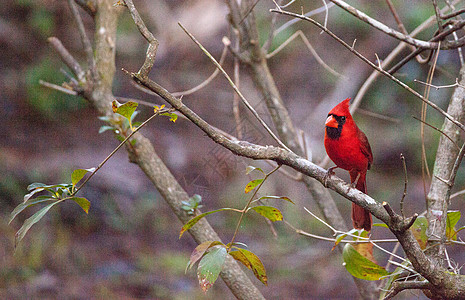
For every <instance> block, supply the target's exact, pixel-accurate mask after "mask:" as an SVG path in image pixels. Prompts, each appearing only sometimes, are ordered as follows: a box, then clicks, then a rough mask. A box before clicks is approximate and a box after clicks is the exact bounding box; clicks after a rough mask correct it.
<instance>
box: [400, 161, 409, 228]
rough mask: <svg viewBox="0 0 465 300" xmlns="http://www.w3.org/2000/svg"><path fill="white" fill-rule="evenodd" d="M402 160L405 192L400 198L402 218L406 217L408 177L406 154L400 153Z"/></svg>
mask: <svg viewBox="0 0 465 300" xmlns="http://www.w3.org/2000/svg"><path fill="white" fill-rule="evenodd" d="M400 160H401V161H402V166H403V170H404V193H403V194H402V199H400V213H401V215H402V218H404V219H405V214H404V199H405V196H407V185H408V177H407V165H406V164H405V156H404V155H403V154H402V153H401V154H400Z"/></svg>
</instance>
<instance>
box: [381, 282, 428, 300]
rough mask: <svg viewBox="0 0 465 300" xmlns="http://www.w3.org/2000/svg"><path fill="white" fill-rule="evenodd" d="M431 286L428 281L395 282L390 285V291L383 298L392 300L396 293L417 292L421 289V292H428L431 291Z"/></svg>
mask: <svg viewBox="0 0 465 300" xmlns="http://www.w3.org/2000/svg"><path fill="white" fill-rule="evenodd" d="M431 288H432V285H431V284H430V283H429V282H428V281H426V280H425V281H403V282H400V281H396V282H394V283H393V284H392V290H391V291H390V292H389V294H387V295H386V297H385V298H384V299H385V300H387V299H392V298H393V297H394V296H396V295H397V294H398V293H400V292H402V291H404V290H413V289H415V290H417V289H422V290H428V289H431Z"/></svg>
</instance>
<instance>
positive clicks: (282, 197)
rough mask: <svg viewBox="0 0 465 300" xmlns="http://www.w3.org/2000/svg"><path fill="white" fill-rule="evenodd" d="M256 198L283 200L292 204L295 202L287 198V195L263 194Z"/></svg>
mask: <svg viewBox="0 0 465 300" xmlns="http://www.w3.org/2000/svg"><path fill="white" fill-rule="evenodd" d="M258 200H285V201H287V202H291V203H292V204H295V203H294V202H293V201H292V200H291V199H289V198H288V197H284V196H263V197H260V198H259V199H258Z"/></svg>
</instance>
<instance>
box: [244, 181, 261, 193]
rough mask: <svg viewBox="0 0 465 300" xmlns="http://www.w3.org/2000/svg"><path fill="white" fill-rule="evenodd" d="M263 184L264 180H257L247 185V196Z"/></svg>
mask: <svg viewBox="0 0 465 300" xmlns="http://www.w3.org/2000/svg"><path fill="white" fill-rule="evenodd" d="M262 182H263V179H255V180H252V181H251V182H249V183H247V185H246V186H245V190H244V191H245V193H246V194H247V193H248V192H250V191H251V190H253V189H254V188H255V187H256V186H257V185H259V184H260V183H262Z"/></svg>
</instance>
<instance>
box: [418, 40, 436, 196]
mask: <svg viewBox="0 0 465 300" xmlns="http://www.w3.org/2000/svg"><path fill="white" fill-rule="evenodd" d="M440 48H441V42H439V46H438V49H437V51H436V56H435V58H434V60H433V64H432V65H431V68H430V69H429V70H428V77H427V81H428V83H431V82H432V81H433V76H434V71H435V69H436V65H437V61H438V57H439V49H440ZM430 90H431V89H430V87H429V86H426V88H425V92H424V94H423V97H425V98H426V99H429V94H430ZM427 108H428V106H427V105H426V103H424V102H423V103H422V105H421V120H422V121H423V122H422V123H421V125H420V137H421V158H422V160H421V174H422V180H423V190H424V193H425V195H426V194H427V187H426V186H427V179H429V178H431V174H430V171H429V166H428V160H427V157H426V146H425V124H424V122H426V112H427ZM425 172H426V174H425Z"/></svg>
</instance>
